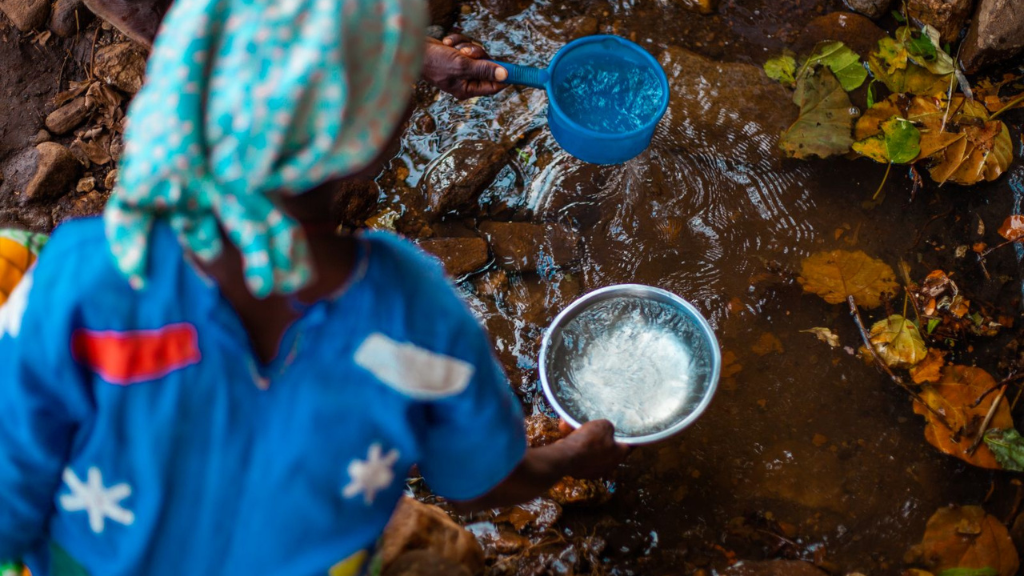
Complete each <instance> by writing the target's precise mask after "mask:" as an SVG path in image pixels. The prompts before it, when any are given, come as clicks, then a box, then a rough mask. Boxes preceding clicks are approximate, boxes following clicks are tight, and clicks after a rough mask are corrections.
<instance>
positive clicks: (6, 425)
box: [0, 271, 87, 565]
mask: <svg viewBox="0 0 1024 576" xmlns="http://www.w3.org/2000/svg"><path fill="white" fill-rule="evenodd" d="M40 277H41V275H40V274H39V273H38V272H37V271H30V272H29V273H28V274H26V275H25V277H24V278H22V280H21V282H20V283H19V284H18V286H17V287H16V288H15V289H14V291H13V292H12V293H11V296H10V298H9V299H8V301H7V303H6V304H5V305H4V306H3V307H0V407H2V412H0V565H3V564H4V563H5V562H17V561H19V560H21V559H22V557H23V556H24V555H25V554H26V553H28V552H29V550H30V549H32V548H34V547H35V546H36V545H38V543H39V541H40V539H41V538H43V536H44V534H45V530H46V525H47V522H48V520H49V518H50V515H51V514H52V507H53V502H54V496H55V494H56V491H57V490H58V488H59V486H60V481H61V480H60V479H61V473H62V470H63V467H64V462H65V460H66V458H67V453H68V450H69V446H70V443H71V438H72V435H73V433H74V430H75V429H76V422H79V421H81V419H82V418H83V414H84V412H85V409H86V408H85V407H86V406H87V400H86V399H85V392H84V390H85V388H84V385H83V381H84V379H83V377H82V375H81V373H80V372H79V371H78V370H77V369H76V367H75V365H74V362H73V361H72V359H71V357H70V356H71V354H70V338H69V335H68V334H67V329H66V328H61V324H62V321H61V320H62V319H63V320H64V322H63V324H65V325H67V319H68V315H67V313H66V310H67V305H66V304H62V303H61V302H59V301H56V300H58V298H56V297H54V298H52V299H53V300H55V302H50V301H49V300H51V298H50V296H51V295H52V293H53V290H52V289H51V288H50V287H49V286H47V285H46V283H45V282H43V281H42V280H40ZM33 278H35V280H36V282H34V281H33ZM33 285H35V287H36V288H35V289H33ZM41 287H45V289H40V288H41ZM69 296H70V295H69Z"/></svg>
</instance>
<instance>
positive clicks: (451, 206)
mask: <svg viewBox="0 0 1024 576" xmlns="http://www.w3.org/2000/svg"><path fill="white" fill-rule="evenodd" d="M504 165H505V148H504V147H502V146H501V145H500V144H498V143H496V142H491V141H489V140H463V141H461V142H459V143H458V144H456V145H455V146H453V147H452V148H449V149H448V151H446V152H445V153H444V154H442V155H441V156H439V157H438V158H437V159H436V160H434V161H433V162H432V163H431V164H430V166H429V167H428V168H427V173H426V176H424V178H423V181H424V183H425V188H424V192H425V195H426V202H427V210H428V212H430V213H431V214H433V215H434V216H435V217H437V216H442V215H444V214H447V213H448V212H452V211H455V210H459V209H462V208H469V207H471V206H472V205H473V204H474V203H475V202H476V199H477V197H478V196H479V195H480V193H481V192H482V191H483V190H484V188H486V187H487V185H488V184H490V183H491V181H492V180H494V177H495V176H497V174H498V171H499V170H501V168H502V167H503V166H504Z"/></svg>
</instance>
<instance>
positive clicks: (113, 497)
mask: <svg viewBox="0 0 1024 576" xmlns="http://www.w3.org/2000/svg"><path fill="white" fill-rule="evenodd" d="M64 483H65V484H67V487H68V489H69V490H70V491H71V492H70V493H69V494H64V495H62V496H61V497H60V505H61V506H62V507H63V508H64V509H65V510H67V511H68V512H81V511H85V512H86V514H88V516H89V527H90V528H92V531H93V532H95V533H96V534H102V533H103V527H104V524H105V522H104V521H105V520H106V519H107V518H110V519H111V520H113V521H114V522H117V523H119V524H124V525H125V526H131V525H132V523H133V522H135V514H133V513H132V511H131V510H126V509H124V508H122V507H121V501H122V500H124V499H125V498H127V497H129V496H131V495H132V487H131V486H129V485H128V484H126V483H123V482H122V483H121V484H116V485H114V486H111V487H110V488H107V487H106V486H104V485H103V473H102V472H100V470H99V468H96V467H95V466H93V467H91V468H89V472H88V476H87V480H86V481H85V482H82V480H81V479H79V478H78V476H77V475H76V474H75V473H74V472H73V471H72V470H71V468H65V469H64Z"/></svg>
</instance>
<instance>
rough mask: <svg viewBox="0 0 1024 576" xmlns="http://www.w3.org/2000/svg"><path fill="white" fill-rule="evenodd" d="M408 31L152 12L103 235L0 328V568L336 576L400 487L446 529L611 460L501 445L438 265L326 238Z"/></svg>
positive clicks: (481, 374)
mask: <svg viewBox="0 0 1024 576" xmlns="http://www.w3.org/2000/svg"><path fill="white" fill-rule="evenodd" d="M423 25H424V6H423V5H422V3H421V2H419V1H417V0H379V1H375V2H365V1H359V0H344V1H343V0H281V1H273V2H270V1H256V0H179V1H178V2H176V3H175V5H174V6H173V7H172V8H171V10H170V12H169V13H168V15H167V19H166V21H165V22H164V24H163V27H162V28H161V33H160V35H159V37H158V38H157V40H156V43H155V46H154V49H153V53H152V56H151V60H150V63H149V69H148V72H149V80H148V82H147V84H146V85H145V86H144V87H143V89H142V91H141V92H140V93H139V94H138V95H137V97H136V99H135V100H134V101H133V102H132V104H131V107H130V110H129V113H128V119H129V123H128V128H127V131H126V134H125V142H126V150H125V154H124V156H123V157H122V161H121V165H120V170H121V178H120V183H119V185H118V187H117V189H116V190H115V192H114V194H113V196H112V197H111V199H110V202H109V204H108V206H107V209H106V212H105V214H104V217H103V218H102V219H86V220H79V221H74V222H70V223H67V224H64V225H62V226H61V227H60V228H59V229H58V230H57V231H56V233H55V234H54V235H53V237H52V239H51V241H50V243H49V245H48V246H47V248H46V250H45V251H44V252H43V254H42V255H41V258H40V260H39V262H38V263H37V265H36V266H35V268H34V269H33V270H32V271H31V272H30V273H28V274H27V275H26V277H25V278H24V280H23V281H22V282H21V284H19V286H18V287H17V289H16V290H15V291H14V293H13V294H12V295H11V298H10V300H9V301H8V302H7V304H6V305H5V306H4V307H3V308H0V358H2V359H3V360H2V362H0V406H3V408H4V416H3V417H2V418H0V565H3V564H4V563H5V562H7V563H16V562H20V561H24V562H25V563H26V564H28V566H29V568H30V569H31V570H32V571H33V574H35V575H36V576H46V575H48V574H53V573H68V572H66V571H67V570H69V569H71V568H70V567H73V569H74V570H79V571H77V572H74V573H76V574H78V573H88V574H93V575H97V576H99V575H102V576H128V575H132V576H138V575H146V576H161V575H164V574H168V575H170V574H174V575H177V574H180V573H181V572H182V571H187V572H188V573H190V574H199V575H228V574H231V575H234V574H247V575H260V574H267V575H282V574H287V575H298V576H301V575H307V574H308V575H313V574H325V573H327V572H328V571H329V570H332V572H331V573H332V574H356V573H358V572H359V571H360V570H361V569H362V568H363V566H364V563H365V559H366V558H367V556H368V555H370V554H372V548H373V546H374V543H375V541H376V540H377V538H378V537H379V535H380V533H381V531H382V529H383V528H384V526H385V524H386V523H387V521H388V518H389V517H390V515H391V513H392V511H393V509H394V508H395V506H396V503H397V502H398V501H399V498H400V497H401V495H402V493H403V491H404V488H405V483H404V482H403V479H404V477H405V474H406V472H407V471H408V470H409V469H410V467H411V466H412V465H414V464H416V465H418V467H419V469H420V471H421V472H422V474H423V476H424V478H425V479H426V481H427V482H428V484H429V485H430V487H431V488H432V489H433V490H434V491H435V492H436V493H437V494H439V495H441V496H443V497H445V498H448V499H450V500H452V501H457V502H460V503H461V506H462V507H463V508H465V509H467V510H469V509H484V508H490V507H495V506H499V505H508V504H512V503H517V502H523V501H526V500H529V499H531V498H534V497H536V496H538V495H540V494H542V493H543V492H545V491H546V490H547V488H548V487H549V486H550V485H552V484H553V483H554V482H555V481H557V480H558V479H559V478H561V477H562V476H564V475H569V474H571V475H573V476H578V477H594V476H599V475H602V474H605V473H607V472H609V471H610V470H611V469H612V468H613V467H614V466H616V465H617V464H618V463H619V462H620V461H621V460H622V458H623V457H624V455H625V452H626V448H625V447H624V446H622V445H621V444H618V443H616V442H615V441H614V438H613V430H612V427H611V425H610V424H609V423H608V422H606V421H601V422H592V423H588V424H586V425H584V426H583V427H581V428H580V429H578V430H576V431H575V432H573V433H572V434H570V435H569V436H567V437H566V438H565V439H563V440H561V441H559V442H557V443H554V444H551V445H549V446H546V447H543V448H535V449H529V450H528V449H527V448H526V443H525V438H524V431H523V418H522V416H523V415H522V412H521V409H520V407H519V403H518V401H517V399H516V398H515V396H514V395H513V394H512V392H511V390H510V387H509V384H508V382H507V380H506V377H505V375H504V374H503V373H502V370H501V368H500V366H499V365H498V364H497V362H496V360H495V357H494V355H493V352H492V350H491V348H490V346H489V344H488V340H487V338H486V336H485V334H484V332H483V330H482V328H481V327H480V326H479V324H478V323H477V321H476V320H475V319H474V317H473V316H472V315H471V313H470V312H469V310H468V309H467V307H466V306H465V305H464V304H463V302H462V301H461V300H460V298H459V296H458V295H457V293H456V292H455V290H454V288H453V287H452V285H451V284H450V283H449V281H448V280H446V278H445V277H444V275H443V271H442V269H441V268H440V266H439V264H437V263H436V262H435V261H433V260H432V259H430V258H428V257H427V256H425V255H424V254H423V253H421V252H420V251H419V250H418V249H416V248H415V247H414V246H413V245H412V244H411V243H409V242H407V241H404V240H401V239H399V238H397V237H396V236H394V235H392V234H387V233H367V234H365V235H356V236H338V235H336V234H335V233H334V223H333V222H330V221H328V219H327V214H329V212H330V211H329V209H328V207H329V204H330V200H331V198H332V197H333V195H334V191H335V190H336V189H337V188H338V186H339V183H340V182H342V181H344V180H345V179H351V178H359V177H366V176H367V175H372V174H374V173H375V172H376V170H377V169H378V166H379V163H380V162H381V160H382V159H383V158H384V157H385V154H386V150H387V149H388V147H389V144H393V143H394V142H395V141H396V139H397V138H398V130H399V127H400V126H401V125H402V124H403V122H404V121H405V119H406V118H407V117H408V110H409V107H410V96H411V87H412V85H413V83H414V81H415V80H416V78H417V75H418V73H419V71H420V60H421V56H422V40H421V37H420V36H419V34H420V33H421V31H422V30H423ZM332 567H333V569H332Z"/></svg>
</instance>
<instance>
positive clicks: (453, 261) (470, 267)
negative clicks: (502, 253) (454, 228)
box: [419, 238, 488, 278]
mask: <svg viewBox="0 0 1024 576" xmlns="http://www.w3.org/2000/svg"><path fill="white" fill-rule="evenodd" d="M419 245H420V248H423V249H424V250H426V251H427V252H430V253H431V254H433V255H434V256H436V257H437V258H438V259H439V260H441V263H442V264H444V269H445V271H446V272H448V275H449V276H451V277H452V278H459V277H461V276H464V275H466V274H469V273H470V272H476V271H477V270H479V269H480V268H483V266H484V264H487V260H488V255H487V242H484V240H483V238H429V239H427V240H421V241H420V243H419Z"/></svg>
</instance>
